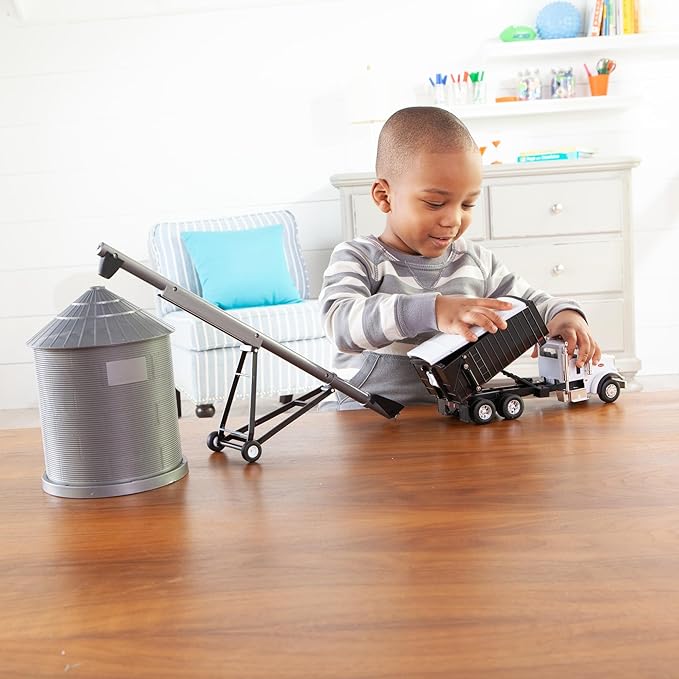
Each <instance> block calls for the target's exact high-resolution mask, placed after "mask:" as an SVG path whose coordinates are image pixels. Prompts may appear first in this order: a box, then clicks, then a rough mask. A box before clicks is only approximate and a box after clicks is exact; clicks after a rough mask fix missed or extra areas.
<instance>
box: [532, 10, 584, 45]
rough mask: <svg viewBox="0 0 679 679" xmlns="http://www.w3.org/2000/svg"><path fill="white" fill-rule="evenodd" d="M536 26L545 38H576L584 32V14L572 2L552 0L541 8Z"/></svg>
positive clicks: (540, 34) (541, 36) (539, 33)
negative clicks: (553, 0) (554, 0)
mask: <svg viewBox="0 0 679 679" xmlns="http://www.w3.org/2000/svg"><path fill="white" fill-rule="evenodd" d="M535 27H536V29H537V32H538V35H539V36H540V38H542V39H543V40H551V39H552V38H576V37H577V36H579V35H581V34H582V15H581V14H580V11H579V10H578V8H577V7H575V5H572V4H571V3H570V2H550V3H549V4H548V5H545V6H544V7H543V8H542V9H541V10H540V13H539V14H538V17H537V19H536V20H535Z"/></svg>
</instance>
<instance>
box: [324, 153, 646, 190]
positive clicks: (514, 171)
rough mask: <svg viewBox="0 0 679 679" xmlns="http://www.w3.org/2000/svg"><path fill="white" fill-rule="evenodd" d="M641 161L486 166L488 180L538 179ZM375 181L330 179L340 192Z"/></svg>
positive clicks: (365, 175)
mask: <svg viewBox="0 0 679 679" xmlns="http://www.w3.org/2000/svg"><path fill="white" fill-rule="evenodd" d="M639 163H640V159H639V158H635V157H632V156H608V157H604V156H600V157H598V158H586V159H583V160H550V161H543V162H535V163H521V164H517V163H498V164H496V165H484V167H483V176H484V178H485V179H494V178H497V177H529V176H534V175H549V174H560V175H563V174H570V173H582V172H606V171H616V170H617V171H620V170H630V169H631V168H633V167H636V166H637V165H639ZM373 179H375V173H374V172H344V173H340V174H334V175H332V176H331V177H330V183H331V184H332V185H333V186H335V187H336V188H338V189H339V188H345V187H350V186H365V184H366V183H368V182H372V181H373Z"/></svg>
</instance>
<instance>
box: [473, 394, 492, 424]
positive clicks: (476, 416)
mask: <svg viewBox="0 0 679 679" xmlns="http://www.w3.org/2000/svg"><path fill="white" fill-rule="evenodd" d="M471 415H472V421H474V422H476V424H488V423H489V422H492V421H493V420H494V419H495V406H494V405H493V402H492V401H489V400H488V399H487V398H480V399H478V400H476V401H474V404H473V405H472V412H471Z"/></svg>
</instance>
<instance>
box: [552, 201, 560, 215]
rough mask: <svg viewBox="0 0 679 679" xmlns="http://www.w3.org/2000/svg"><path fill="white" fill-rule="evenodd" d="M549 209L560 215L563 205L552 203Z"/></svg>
mask: <svg viewBox="0 0 679 679" xmlns="http://www.w3.org/2000/svg"><path fill="white" fill-rule="evenodd" d="M549 210H550V212H551V213H552V214H553V215H560V214H561V213H562V212H563V205H562V204H561V203H553V204H552V207H550V208H549Z"/></svg>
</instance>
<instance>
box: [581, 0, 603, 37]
mask: <svg viewBox="0 0 679 679" xmlns="http://www.w3.org/2000/svg"><path fill="white" fill-rule="evenodd" d="M603 11H604V0H588V3H587V24H586V25H585V35H586V36H590V37H596V36H598V35H600V34H601V19H602V16H603Z"/></svg>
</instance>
